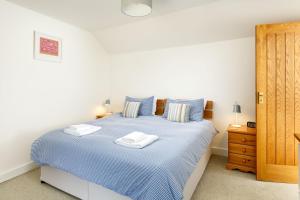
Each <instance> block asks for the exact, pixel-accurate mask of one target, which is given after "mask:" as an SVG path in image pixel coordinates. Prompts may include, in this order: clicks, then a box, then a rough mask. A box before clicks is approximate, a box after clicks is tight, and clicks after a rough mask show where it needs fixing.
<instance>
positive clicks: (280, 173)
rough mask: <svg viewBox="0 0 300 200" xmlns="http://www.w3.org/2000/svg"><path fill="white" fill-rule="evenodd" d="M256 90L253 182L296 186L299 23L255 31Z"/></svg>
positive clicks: (299, 109)
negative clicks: (255, 140)
mask: <svg viewBox="0 0 300 200" xmlns="http://www.w3.org/2000/svg"><path fill="white" fill-rule="evenodd" d="M256 90H257V94H258V95H257V98H258V101H257V104H256V105H257V106H256V109H257V110H256V113H257V179H258V180H265V181H275V182H288V183H296V182H297V181H298V167H297V165H298V161H297V142H296V140H295V138H294V133H300V23H287V24H274V25H259V26H257V27H256ZM259 100H260V101H261V102H259Z"/></svg>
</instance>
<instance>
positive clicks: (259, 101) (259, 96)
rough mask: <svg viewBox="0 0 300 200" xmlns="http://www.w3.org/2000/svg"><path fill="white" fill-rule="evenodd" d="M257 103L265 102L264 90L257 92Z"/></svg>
mask: <svg viewBox="0 0 300 200" xmlns="http://www.w3.org/2000/svg"><path fill="white" fill-rule="evenodd" d="M257 103H258V104H263V103H264V93H262V92H258V93H257Z"/></svg>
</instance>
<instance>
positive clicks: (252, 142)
mask: <svg viewBox="0 0 300 200" xmlns="http://www.w3.org/2000/svg"><path fill="white" fill-rule="evenodd" d="M227 131H228V163H227V165H226V168H227V169H239V170H240V171H242V172H252V173H256V128H248V127H247V126H246V125H243V126H242V127H240V128H236V127H232V126H230V125H229V127H228V129H227Z"/></svg>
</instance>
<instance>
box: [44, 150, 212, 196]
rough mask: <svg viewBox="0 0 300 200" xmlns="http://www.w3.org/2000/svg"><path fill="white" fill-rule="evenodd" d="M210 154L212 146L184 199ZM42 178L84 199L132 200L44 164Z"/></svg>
mask: <svg viewBox="0 0 300 200" xmlns="http://www.w3.org/2000/svg"><path fill="white" fill-rule="evenodd" d="M210 156H211V148H208V150H207V152H206V153H205V154H204V155H203V156H202V158H201V160H200V161H199V162H198V164H197V166H196V168H195V170H194V172H193V173H192V175H191V176H190V178H189V179H188V180H187V183H186V185H185V187H184V190H183V196H184V198H183V200H190V199H191V197H192V195H193V193H194V191H195V189H196V187H197V185H198V182H199V181H200V179H201V177H202V175H203V172H204V170H205V168H206V166H207V163H208V161H209V159H210ZM41 180H42V181H44V182H46V183H48V184H50V185H52V186H54V187H56V188H58V189H60V190H62V191H65V192H67V193H69V194H71V195H73V196H76V197H78V198H80V199H83V200H98V199H99V197H101V199H107V200H130V198H129V197H126V196H124V195H120V194H117V193H116V192H114V191H112V190H109V189H107V188H105V187H102V186H100V185H97V184H94V183H91V182H89V181H86V180H83V179H80V178H79V177H76V176H74V175H72V174H70V173H67V172H64V171H62V170H59V169H56V168H53V167H49V166H43V167H42V168H41Z"/></svg>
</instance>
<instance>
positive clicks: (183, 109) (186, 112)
mask: <svg viewBox="0 0 300 200" xmlns="http://www.w3.org/2000/svg"><path fill="white" fill-rule="evenodd" d="M190 110H191V105H189V104H180V103H170V104H169V112H168V118H167V119H168V120H169V121H173V122H188V121H190V120H189V119H190Z"/></svg>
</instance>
